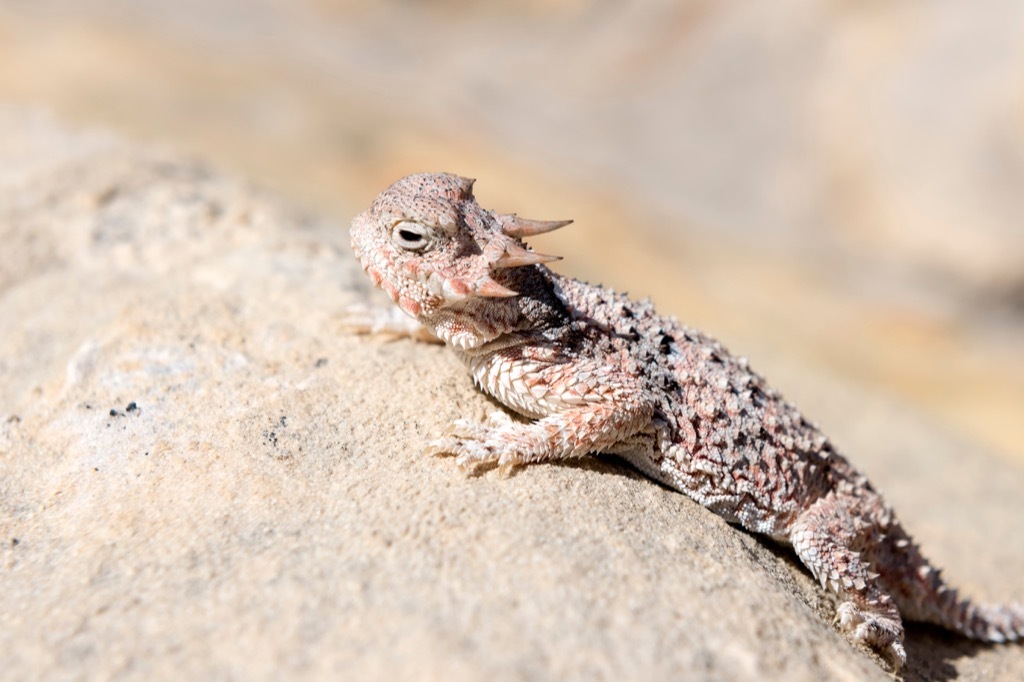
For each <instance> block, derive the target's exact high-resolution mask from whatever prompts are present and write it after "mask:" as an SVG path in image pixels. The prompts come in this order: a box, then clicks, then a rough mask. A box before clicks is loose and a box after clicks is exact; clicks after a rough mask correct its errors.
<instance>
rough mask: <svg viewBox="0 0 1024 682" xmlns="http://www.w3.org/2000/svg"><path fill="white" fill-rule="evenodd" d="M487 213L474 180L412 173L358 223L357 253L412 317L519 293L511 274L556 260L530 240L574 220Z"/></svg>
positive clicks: (355, 223) (386, 192)
mask: <svg viewBox="0 0 1024 682" xmlns="http://www.w3.org/2000/svg"><path fill="white" fill-rule="evenodd" d="M570 222H572V221H569V220H562V221H536V220H526V219H523V218H518V217H517V216H514V215H502V214H498V213H493V212H491V211H488V210H485V209H483V208H481V207H480V205H479V204H477V203H476V199H475V198H474V197H473V180H470V179H468V178H462V177H459V176H457V175H451V174H448V173H422V174H418V175H409V176H407V177H404V178H402V179H401V180H399V181H397V182H395V183H394V184H393V185H391V186H390V187H388V188H387V189H386V190H384V191H383V192H382V193H381V194H380V195H379V196H378V197H377V198H376V199H375V200H374V202H373V204H372V205H371V206H370V208H369V209H367V210H366V211H364V212H363V213H361V214H359V215H358V216H356V217H355V218H354V219H353V221H352V250H353V251H354V252H355V254H356V257H357V258H358V259H359V261H360V263H361V264H362V266H363V270H365V271H366V274H367V275H368V276H369V277H370V279H371V280H372V281H373V283H374V284H375V285H376V286H378V287H380V288H381V289H383V290H384V291H386V292H387V293H388V295H389V296H390V297H391V299H392V300H393V301H394V302H395V303H397V304H398V306H399V307H400V308H401V309H402V310H404V311H405V312H406V313H407V314H409V315H411V316H412V317H415V318H418V319H423V318H424V317H429V316H430V315H432V314H433V313H435V312H437V311H438V310H441V309H443V308H457V307H460V306H465V305H466V304H467V303H469V302H471V301H474V300H479V299H482V298H508V297H514V296H516V295H517V294H518V292H517V291H516V290H515V289H514V288H512V287H514V279H515V277H514V276H512V273H511V272H510V270H511V269H513V268H522V267H525V266H535V265H540V264H542V263H547V262H550V261H553V260H558V257H556V256H546V255H544V254H540V253H536V252H534V251H531V250H529V249H527V248H526V247H525V245H524V244H523V242H522V239H523V238H524V237H529V236H531V235H535V234H540V233H542V232H549V231H551V230H554V229H557V228H559V227H562V226H563V225H568V224H569V223H570Z"/></svg>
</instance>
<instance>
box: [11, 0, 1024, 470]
mask: <svg viewBox="0 0 1024 682" xmlns="http://www.w3.org/2000/svg"><path fill="white" fill-rule="evenodd" d="M0 99H2V100H5V101H8V102H20V103H26V104H35V105H41V106H44V107H46V108H49V109H51V110H52V111H54V112H55V113H56V114H57V115H58V116H59V117H60V118H61V119H63V120H64V121H65V122H68V123H71V124H83V125H88V126H96V125H99V126H103V127H107V128H110V129H113V130H115V131H118V132H119V133H121V134H125V135H127V136H129V137H131V138H134V139H136V140H139V141H141V142H144V143H147V144H163V145H167V146H170V147H172V148H174V149H178V150H182V151H185V152H186V153H188V154H190V155H192V156H195V157H198V158H201V159H204V160H206V161H208V162H210V163H211V164H212V165H214V166H216V167H218V168H221V169H224V170H227V171H229V172H232V173H234V174H238V175H242V176H244V177H247V178H249V179H251V180H252V181H254V182H256V183H258V184H260V185H263V186H265V187H268V188H271V189H273V190H274V191H276V192H278V193H280V194H283V195H286V196H288V197H291V198H292V199H294V200H296V201H298V202H300V203H302V204H304V205H306V206H309V207H312V208H314V209H315V210H317V211H319V212H321V213H324V214H327V215H328V216H330V217H333V218H335V219H336V220H337V221H339V222H341V223H342V224H347V223H348V221H349V219H350V218H351V216H352V215H353V214H354V213H356V212H358V211H360V210H362V209H363V208H365V206H366V205H368V203H369V202H370V201H371V200H372V198H373V197H374V196H375V195H376V194H377V192H379V191H380V190H381V189H383V188H384V187H385V186H387V185H388V184H389V183H390V182H392V181H393V180H395V179H397V178H398V177H400V176H401V175H404V174H406V173H410V172H417V171H428V170H429V171H440V170H444V171H450V172H456V173H459V174H461V175H466V176H471V177H476V178H477V179H478V182H477V186H476V189H477V196H478V198H479V200H480V203H481V204H482V205H484V206H485V207H487V208H493V209H497V210H502V211H510V212H511V211H515V212H519V213H520V214H521V215H526V216H528V217H535V218H566V217H571V218H574V219H575V220H576V224H575V225H573V226H572V227H571V228H568V229H566V230H563V231H561V232H559V233H555V234H552V235H547V236H544V237H543V238H538V240H537V246H538V248H539V250H542V251H545V252H551V253H559V254H562V255H564V256H566V259H565V260H564V261H562V262H561V263H558V267H557V269H558V270H560V271H561V272H563V273H566V274H569V275H573V276H577V277H580V278H583V279H587V280H590V281H595V282H601V283H604V284H607V285H611V286H614V287H615V288H618V289H623V290H628V291H629V292H630V293H631V294H632V295H634V296H650V297H652V298H653V299H654V300H655V302H656V303H657V304H658V306H659V308H660V309H661V310H662V311H663V312H667V313H671V314H674V315H676V316H678V317H679V318H680V319H682V320H683V321H684V322H686V323H687V324H690V325H692V326H698V327H701V328H703V329H705V330H707V331H709V332H711V333H713V334H714V335H716V336H718V337H719V338H720V339H722V340H723V341H724V342H725V343H726V345H727V346H729V347H730V348H732V349H733V350H734V351H736V352H739V353H742V354H746V355H748V356H749V357H751V359H752V362H753V364H754V366H755V367H756V368H758V369H760V371H762V373H765V374H767V375H768V377H769V379H770V380H771V381H773V383H775V384H776V385H779V386H780V387H781V388H782V389H783V391H784V392H785V393H786V394H787V395H788V396H789V397H790V398H791V399H793V401H794V402H796V403H798V404H801V403H802V401H801V395H800V394H801V388H800V386H801V385H802V383H803V381H802V380H796V379H790V378H789V377H804V380H806V379H807V378H808V377H809V378H810V379H811V380H813V377H814V376H818V375H820V374H822V373H827V374H828V375H830V376H838V377H840V378H842V379H843V380H845V381H847V382H850V383H853V384H857V385H860V386H863V387H865V388H866V389H869V390H871V391H874V392H876V394H878V393H881V394H882V396H883V398H884V399H891V400H892V401H893V405H899V406H904V407H905V409H915V410H921V411H923V412H926V413H928V414H931V415H932V416H934V417H935V418H936V419H938V420H941V421H942V422H944V423H945V424H946V425H947V426H948V427H949V428H951V429H952V430H953V431H954V432H956V433H959V434H962V436H963V437H964V438H966V439H974V440H975V441H978V442H982V443H984V444H985V445H987V446H989V447H991V448H992V449H993V450H994V451H996V452H999V453H1001V454H1002V455H1004V456H1005V457H1007V458H1009V459H1012V460H1014V461H1016V462H1018V463H1024V225H1022V217H1024V3H1021V2H1019V0H979V1H978V2H972V3H964V2H958V1H956V0H928V1H925V0H917V1H910V0H907V1H900V0H891V1H887V2H880V1H863V2H854V1H850V0H774V1H772V2H765V1H751V0H724V1H723V0H719V1H712V0H642V1H636V2H610V1H606V0H519V1H516V2H511V1H509V2H487V3H471V2H465V1H459V0H447V1H446V0H436V1H423V2H414V1H412V0H404V1H401V0H349V1H345V0H291V1H288V2H286V1H285V0H164V1H160V0H64V1H60V0H20V1H19V0H0ZM804 409H805V411H806V412H807V413H808V414H809V416H811V417H812V418H813V417H814V415H815V410H814V407H813V405H809V406H808V405H805V407H804ZM901 409H903V408H901ZM851 419H854V420H855V419H856V415H853V416H851Z"/></svg>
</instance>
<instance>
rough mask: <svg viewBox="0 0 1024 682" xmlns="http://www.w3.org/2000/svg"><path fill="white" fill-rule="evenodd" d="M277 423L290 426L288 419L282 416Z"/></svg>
mask: <svg viewBox="0 0 1024 682" xmlns="http://www.w3.org/2000/svg"><path fill="white" fill-rule="evenodd" d="M277 423H278V424H280V425H281V426H288V417H285V416H282V417H281V418H280V419H279V420H278V422H277Z"/></svg>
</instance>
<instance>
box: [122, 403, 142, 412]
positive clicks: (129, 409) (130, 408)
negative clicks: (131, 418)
mask: <svg viewBox="0 0 1024 682" xmlns="http://www.w3.org/2000/svg"><path fill="white" fill-rule="evenodd" d="M137 409H139V406H138V405H136V404H135V402H134V401H132V402H130V403H128V407H126V408H124V411H125V412H134V411H135V410H137Z"/></svg>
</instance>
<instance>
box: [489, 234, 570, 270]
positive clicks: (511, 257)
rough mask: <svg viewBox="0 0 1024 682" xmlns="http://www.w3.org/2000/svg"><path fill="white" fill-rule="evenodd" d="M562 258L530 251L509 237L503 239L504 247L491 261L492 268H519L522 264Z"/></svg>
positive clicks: (534, 263) (533, 263) (546, 261)
mask: <svg viewBox="0 0 1024 682" xmlns="http://www.w3.org/2000/svg"><path fill="white" fill-rule="evenodd" d="M556 260H562V257H561V256H549V255H547V254H544V253H537V252H536V251H530V250H529V249H524V248H523V247H522V246H520V245H519V244H517V243H516V242H514V241H512V240H511V239H509V240H505V243H504V249H503V250H502V252H501V254H500V255H498V257H497V258H495V259H493V260H492V261H491V267H492V268H520V267H522V266H524V265H536V264H537V263H550V262H552V261H556Z"/></svg>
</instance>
